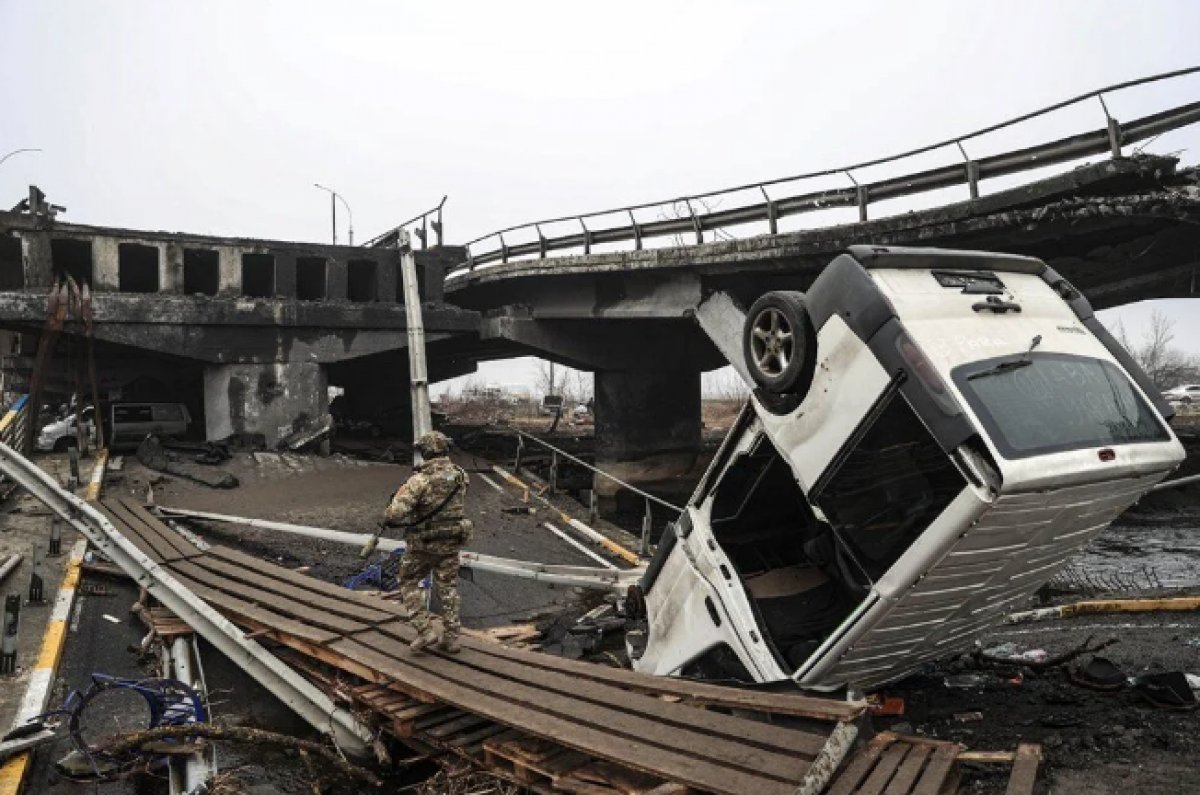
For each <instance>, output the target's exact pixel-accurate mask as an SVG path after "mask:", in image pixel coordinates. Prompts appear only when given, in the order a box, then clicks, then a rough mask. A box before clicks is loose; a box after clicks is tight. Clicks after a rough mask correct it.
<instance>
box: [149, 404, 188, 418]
mask: <svg viewBox="0 0 1200 795" xmlns="http://www.w3.org/2000/svg"><path fill="white" fill-rule="evenodd" d="M154 419H155V421H156V422H179V421H180V420H182V419H183V406H181V405H179V404H178V403H167V404H166V405H163V406H155V407H154Z"/></svg>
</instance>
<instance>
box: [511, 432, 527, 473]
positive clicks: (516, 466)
mask: <svg viewBox="0 0 1200 795" xmlns="http://www.w3.org/2000/svg"><path fill="white" fill-rule="evenodd" d="M524 451H525V437H523V436H521V435H520V434H517V455H516V457H515V458H513V472H516V473H517V474H520V472H521V453H522V452H524Z"/></svg>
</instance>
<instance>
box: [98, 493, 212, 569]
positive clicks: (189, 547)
mask: <svg viewBox="0 0 1200 795" xmlns="http://www.w3.org/2000/svg"><path fill="white" fill-rule="evenodd" d="M116 502H117V503H118V504H120V505H121V506H122V507H124V508H125V510H126V511H127V512H128V513H129V515H130V516H132V517H133V518H134V519H136V520H137V521H138V522H139V523H140V524H141V525H142V527H144V528H145V529H146V532H147V533H155V534H156V535H158V536H161V537H162V538H163V539H164V540H166V542H167V543H168V544H170V545H171V546H172V547H174V548H175V550H176V551H177V552H178V553H179V555H180V556H181V557H192V556H195V555H201V554H203V553H204V550H202V549H200V547H198V546H196V545H195V544H193V543H192V542H191V541H189V540H188V539H187V538H185V537H184V536H183V535H181V534H180V533H179V531H178V530H176V529H174V528H173V527H171V526H170V525H168V524H167V523H166V522H164V521H162V520H161V519H159V518H158V517H157V516H155V515H154V514H152V513H150V511H148V510H147V509H146V507H145V506H144V505H142V504H141V502H139V501H138V500H135V499H133V498H132V497H117V498H116Z"/></svg>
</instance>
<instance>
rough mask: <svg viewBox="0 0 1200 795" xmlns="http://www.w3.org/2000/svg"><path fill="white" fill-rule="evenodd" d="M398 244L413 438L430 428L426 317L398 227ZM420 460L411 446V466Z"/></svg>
mask: <svg viewBox="0 0 1200 795" xmlns="http://www.w3.org/2000/svg"><path fill="white" fill-rule="evenodd" d="M396 244H397V245H398V246H399V247H400V272H401V275H402V276H403V279H404V319H405V325H406V326H407V327H408V375H409V380H410V382H411V388H412V421H413V439H414V440H415V439H419V438H420V437H421V436H422V435H424V434H426V433H429V432H430V431H432V430H433V416H432V409H431V407H430V405H429V372H428V369H427V367H426V362H425V321H424V319H423V317H422V314H421V291H420V289H419V288H418V287H417V256H416V254H414V253H413V250H412V246H411V245H410V241H409V237H408V233H407V232H404V231H401V233H400V236H399V237H398V238H397V240H396ZM421 463H422V461H421V454H420V453H418V452H417V449H416V447H415V446H414V447H413V466H419V465H420V464H421Z"/></svg>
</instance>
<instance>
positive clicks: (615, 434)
mask: <svg viewBox="0 0 1200 795" xmlns="http://www.w3.org/2000/svg"><path fill="white" fill-rule="evenodd" d="M595 389H596V403H595V415H596V431H595V440H596V441H595V444H596V467H597V468H598V469H601V470H603V471H605V472H608V473H609V474H611V475H613V476H615V477H618V478H620V479H621V480H623V481H625V482H626V483H628V484H630V485H631V486H636V487H638V488H641V489H645V490H646V491H649V492H651V493H653V494H658V495H662V496H665V497H668V498H673V499H672V501H673V502H674V501H680V502H682V501H683V500H684V499H686V498H687V496H688V494H689V493H690V492H691V489H692V487H693V486H694V485H695V482H696V478H697V476H698V474H699V473H698V469H699V467H700V466H701V464H702V461H701V460H700V459H701V455H700V454H701V434H700V371H699V370H698V369H679V370H672V369H666V368H663V369H655V370H598V371H597V372H596V387H595ZM593 489H594V490H595V492H596V496H597V497H598V498H599V500H600V507H601V510H602V511H603V512H606V513H611V512H613V511H615V510H617V509H618V508H619V509H620V510H632V511H637V512H641V511H642V510H643V508H644V500H643V498H641V497H638V496H637V495H635V494H632V493H631V492H629V491H628V490H626V489H623V488H621V487H620V486H618V485H617V484H615V483H613V482H612V481H611V480H608V479H607V478H603V477H601V476H599V475H596V476H595V478H594V482H593ZM656 513H657V509H656ZM667 518H668V517H665V516H664V517H662V521H666V519H667ZM670 518H674V517H670ZM656 523H658V520H657V518H656Z"/></svg>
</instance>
